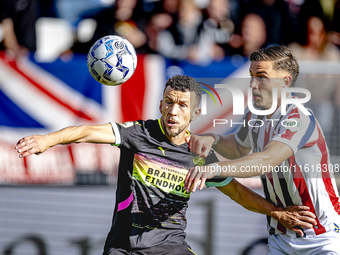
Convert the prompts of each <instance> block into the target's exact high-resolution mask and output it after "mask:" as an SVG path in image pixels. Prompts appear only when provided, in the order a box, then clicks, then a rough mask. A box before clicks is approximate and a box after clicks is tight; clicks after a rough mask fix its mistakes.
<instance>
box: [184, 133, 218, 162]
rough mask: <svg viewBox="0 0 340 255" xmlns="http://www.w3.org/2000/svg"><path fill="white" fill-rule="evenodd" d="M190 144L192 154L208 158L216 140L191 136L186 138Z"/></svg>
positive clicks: (209, 137)
mask: <svg viewBox="0 0 340 255" xmlns="http://www.w3.org/2000/svg"><path fill="white" fill-rule="evenodd" d="M185 140H186V142H187V143H189V148H190V152H191V153H194V154H197V155H198V156H199V157H203V158H206V157H207V156H208V154H209V152H210V150H211V147H212V145H213V143H214V142H215V138H213V137H211V136H200V135H194V134H192V135H190V136H187V137H186V138H185Z"/></svg>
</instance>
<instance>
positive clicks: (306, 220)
mask: <svg viewBox="0 0 340 255" xmlns="http://www.w3.org/2000/svg"><path fill="white" fill-rule="evenodd" d="M309 209H310V208H309V207H308V206H304V205H292V206H288V207H286V208H282V207H281V208H279V210H278V211H275V212H272V217H273V218H274V219H276V220H278V221H279V222H280V223H281V224H282V225H283V226H285V227H286V228H288V229H290V230H293V231H294V232H296V233H298V234H299V235H300V236H303V235H304V233H303V231H302V229H301V228H310V229H313V227H314V226H315V225H316V224H317V222H316V220H315V217H316V216H315V215H314V214H313V213H311V212H309V211H308V210H309Z"/></svg>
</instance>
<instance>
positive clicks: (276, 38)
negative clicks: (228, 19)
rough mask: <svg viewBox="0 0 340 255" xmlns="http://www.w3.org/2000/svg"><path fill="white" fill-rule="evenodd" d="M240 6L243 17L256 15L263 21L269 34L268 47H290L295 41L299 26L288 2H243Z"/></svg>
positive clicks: (281, 0)
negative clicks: (283, 45) (280, 45)
mask: <svg viewBox="0 0 340 255" xmlns="http://www.w3.org/2000/svg"><path fill="white" fill-rule="evenodd" d="M240 5H241V7H240V9H241V10H240V16H241V17H244V16H246V15H247V14H249V13H255V14H257V15H259V16H260V17H261V18H262V19H263V21H264V23H265V25H266V34H267V39H266V42H265V46H266V47H268V46H273V45H279V44H285V45H288V44H289V43H291V42H292V41H293V40H294V38H295V35H296V28H297V24H296V23H294V19H293V17H292V15H291V13H290V11H289V6H288V4H287V2H286V1H284V0H242V1H241V3H240Z"/></svg>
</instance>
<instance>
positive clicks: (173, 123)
mask: <svg viewBox="0 0 340 255" xmlns="http://www.w3.org/2000/svg"><path fill="white" fill-rule="evenodd" d="M166 124H167V125H168V126H169V127H174V126H175V125H177V122H176V121H174V120H170V119H169V120H168V121H167V122H166Z"/></svg>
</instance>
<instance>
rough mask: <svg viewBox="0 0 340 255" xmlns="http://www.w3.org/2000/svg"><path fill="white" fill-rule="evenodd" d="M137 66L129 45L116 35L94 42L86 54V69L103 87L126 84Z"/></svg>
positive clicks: (132, 48) (133, 50) (135, 57)
mask: <svg viewBox="0 0 340 255" xmlns="http://www.w3.org/2000/svg"><path fill="white" fill-rule="evenodd" d="M136 66H137V56H136V51H135V49H134V47H133V46H132V45H131V43H130V42H129V41H128V40H126V39H124V38H122V37H120V36H116V35H108V36H105V37H103V38H101V39H99V40H98V41H96V42H95V43H94V44H93V45H92V47H91V48H90V50H89V53H88V54H87V67H88V68H89V71H90V73H91V75H92V77H93V78H95V79H96V80H97V81H98V82H100V83H101V84H104V85H109V86H116V85H120V84H122V83H124V82H126V81H127V80H128V79H129V78H130V77H131V76H132V74H133V73H134V71H135V69H136Z"/></svg>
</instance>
